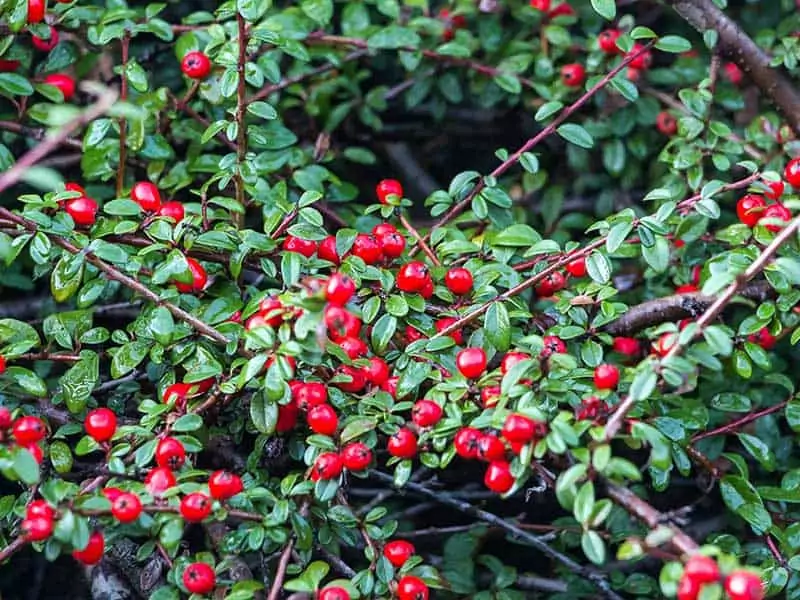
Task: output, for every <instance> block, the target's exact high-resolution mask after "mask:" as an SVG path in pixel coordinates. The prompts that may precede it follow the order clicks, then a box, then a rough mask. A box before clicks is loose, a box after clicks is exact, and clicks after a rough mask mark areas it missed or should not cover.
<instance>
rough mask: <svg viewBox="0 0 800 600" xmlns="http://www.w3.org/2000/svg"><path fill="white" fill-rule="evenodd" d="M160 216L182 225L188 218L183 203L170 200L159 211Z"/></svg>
mask: <svg viewBox="0 0 800 600" xmlns="http://www.w3.org/2000/svg"><path fill="white" fill-rule="evenodd" d="M158 216H159V217H166V218H167V219H172V220H173V221H175V222H176V223H180V222H181V221H183V219H184V218H185V217H186V210H185V209H184V208H183V204H182V203H181V202H177V201H175V200H170V201H169V202H164V204H162V205H161V208H159V209H158Z"/></svg>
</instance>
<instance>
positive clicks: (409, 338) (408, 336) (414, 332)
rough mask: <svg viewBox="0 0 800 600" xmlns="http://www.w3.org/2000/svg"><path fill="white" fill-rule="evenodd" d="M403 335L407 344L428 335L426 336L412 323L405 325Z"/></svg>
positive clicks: (423, 338)
mask: <svg viewBox="0 0 800 600" xmlns="http://www.w3.org/2000/svg"><path fill="white" fill-rule="evenodd" d="M404 337H405V340H406V343H407V344H411V343H413V342H416V341H418V340H425V339H428V336H426V335H425V334H424V333H422V332H421V331H419V330H418V329H417V328H416V327H414V326H413V325H406V329H405V336H404Z"/></svg>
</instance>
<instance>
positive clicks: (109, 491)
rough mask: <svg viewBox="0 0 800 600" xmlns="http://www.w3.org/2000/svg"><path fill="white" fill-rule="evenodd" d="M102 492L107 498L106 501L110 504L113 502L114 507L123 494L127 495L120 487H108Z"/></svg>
mask: <svg viewBox="0 0 800 600" xmlns="http://www.w3.org/2000/svg"><path fill="white" fill-rule="evenodd" d="M100 492H101V493H102V494H103V496H105V497H106V499H107V500H108V501H109V502H111V504H112V505H113V504H114V502H116V501H117V498H119V497H120V496H122V494H124V493H125V492H124V491H123V490H121V489H119V488H118V487H106V488H103V489H102V490H100Z"/></svg>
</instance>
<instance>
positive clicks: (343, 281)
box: [325, 273, 356, 306]
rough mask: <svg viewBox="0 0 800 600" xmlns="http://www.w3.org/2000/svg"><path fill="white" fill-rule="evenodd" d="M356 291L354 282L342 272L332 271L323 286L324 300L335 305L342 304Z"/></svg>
mask: <svg viewBox="0 0 800 600" xmlns="http://www.w3.org/2000/svg"><path fill="white" fill-rule="evenodd" d="M355 293H356V283H355V281H353V280H352V279H351V278H350V277H348V276H347V275H345V274H344V273H334V274H333V275H331V277H330V279H328V283H327V285H326V286H325V300H327V301H328V302H330V303H331V304H333V305H335V306H344V305H345V304H347V303H348V302H349V301H350V298H352V297H353V294H355Z"/></svg>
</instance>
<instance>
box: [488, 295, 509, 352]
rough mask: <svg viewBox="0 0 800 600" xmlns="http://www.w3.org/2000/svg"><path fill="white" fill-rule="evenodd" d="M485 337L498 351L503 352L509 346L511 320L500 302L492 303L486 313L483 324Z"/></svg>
mask: <svg viewBox="0 0 800 600" xmlns="http://www.w3.org/2000/svg"><path fill="white" fill-rule="evenodd" d="M484 328H485V329H484V331H485V333H486V337H487V338H488V339H489V341H490V342H491V343H492V345H493V346H494V347H495V348H497V349H498V350H500V351H502V352H505V351H506V350H508V348H509V347H510V346H511V320H510V319H509V316H508V310H507V309H506V307H505V305H504V304H503V303H502V302H494V303H492V305H491V306H490V307H489V310H488V311H486V320H485V323H484Z"/></svg>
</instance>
